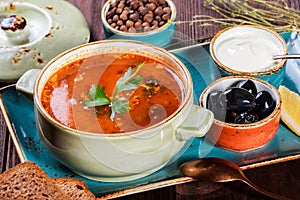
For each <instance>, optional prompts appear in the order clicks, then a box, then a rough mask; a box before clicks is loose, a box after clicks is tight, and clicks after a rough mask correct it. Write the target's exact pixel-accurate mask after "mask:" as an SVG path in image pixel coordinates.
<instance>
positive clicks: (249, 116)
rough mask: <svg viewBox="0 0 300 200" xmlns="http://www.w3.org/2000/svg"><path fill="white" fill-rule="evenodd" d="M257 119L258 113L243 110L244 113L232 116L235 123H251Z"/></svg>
mask: <svg viewBox="0 0 300 200" xmlns="http://www.w3.org/2000/svg"><path fill="white" fill-rule="evenodd" d="M258 120H259V119H258V115H257V114H256V113H253V112H249V113H248V112H245V113H240V114H238V115H237V116H236V117H235V118H234V121H233V123H235V124H251V123H254V122H257V121H258Z"/></svg>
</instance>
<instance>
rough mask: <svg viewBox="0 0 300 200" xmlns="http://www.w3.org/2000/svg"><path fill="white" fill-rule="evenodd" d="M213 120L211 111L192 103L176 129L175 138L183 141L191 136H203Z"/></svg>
mask: <svg viewBox="0 0 300 200" xmlns="http://www.w3.org/2000/svg"><path fill="white" fill-rule="evenodd" d="M213 120H214V115H213V113H212V112H211V111H210V110H208V109H205V108H203V107H201V106H198V105H192V109H191V111H190V113H189V115H188V117H187V118H186V119H185V120H184V121H183V122H182V124H181V125H180V126H179V127H178V128H177V129H176V137H177V139H179V140H181V141H183V140H188V139H190V138H192V137H203V136H204V135H205V134H206V133H207V132H208V130H209V129H210V127H211V125H212V123H213Z"/></svg>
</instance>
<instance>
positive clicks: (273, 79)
mask: <svg viewBox="0 0 300 200" xmlns="http://www.w3.org/2000/svg"><path fill="white" fill-rule="evenodd" d="M287 53H288V48H287V45H286V42H285V40H284V39H283V38H282V37H281V35H279V34H278V33H277V32H275V31H273V30H270V29H267V28H265V27H261V26H251V25H238V26H233V27H228V28H225V29H223V30H221V31H219V32H218V33H217V34H216V35H215V36H214V37H213V39H212V41H211V44H210V54H211V56H212V59H213V60H214V62H215V63H216V64H217V65H218V67H219V70H220V72H221V74H222V75H223V76H230V75H239V76H253V77H256V78H259V79H262V80H264V81H267V82H269V83H271V84H272V85H273V86H275V87H276V88H278V87H279V85H280V84H281V82H282V81H283V78H284V74H285V63H286V59H281V60H273V59H272V56H275V55H285V54H287Z"/></svg>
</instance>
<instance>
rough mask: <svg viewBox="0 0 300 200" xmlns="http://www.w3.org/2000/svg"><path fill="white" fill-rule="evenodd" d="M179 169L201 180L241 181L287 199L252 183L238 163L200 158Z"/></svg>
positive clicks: (264, 192)
mask: <svg viewBox="0 0 300 200" xmlns="http://www.w3.org/2000/svg"><path fill="white" fill-rule="evenodd" d="M180 171H181V172H182V173H183V174H184V175H186V176H189V177H192V178H195V179H199V180H202V181H211V182H216V183H218V182H230V181H242V182H244V183H246V184H247V185H249V186H250V187H251V188H253V189H254V190H256V191H257V192H259V193H261V194H264V195H266V196H268V197H271V198H273V199H278V200H279V199H280V200H288V199H289V198H287V197H283V196H280V195H278V194H274V193H271V192H269V191H266V190H264V189H262V188H260V187H258V186H256V185H254V184H253V183H252V182H251V181H250V180H249V179H248V178H247V177H246V176H245V175H244V173H243V172H242V170H241V169H240V168H239V166H238V165H236V164H235V163H232V162H230V161H228V160H224V159H221V158H201V159H198V160H193V161H189V162H187V163H184V164H183V165H181V167H180Z"/></svg>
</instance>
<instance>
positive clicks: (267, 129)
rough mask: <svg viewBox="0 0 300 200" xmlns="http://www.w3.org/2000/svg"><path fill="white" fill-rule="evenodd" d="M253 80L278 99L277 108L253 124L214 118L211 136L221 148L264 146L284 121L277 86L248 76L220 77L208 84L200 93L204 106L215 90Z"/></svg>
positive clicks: (258, 87) (214, 142) (248, 148)
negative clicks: (241, 81) (228, 121)
mask: <svg viewBox="0 0 300 200" xmlns="http://www.w3.org/2000/svg"><path fill="white" fill-rule="evenodd" d="M245 79H250V80H252V81H253V82H254V83H255V85H256V87H257V90H258V91H262V90H265V91H267V92H269V93H270V94H271V96H272V97H273V99H274V100H275V101H276V107H275V109H274V111H273V112H272V113H271V114H270V115H269V116H267V117H266V118H264V119H262V120H260V121H257V122H255V123H251V124H233V123H226V122H224V121H221V120H218V119H214V123H213V125H212V127H211V129H210V130H209V132H208V134H207V137H208V138H209V140H210V141H211V142H212V143H213V144H216V145H217V146H219V147H221V148H225V149H228V150H232V151H238V152H242V151H249V150H253V149H256V148H259V147H262V146H264V145H265V144H266V143H268V142H269V141H270V140H271V139H272V138H273V137H274V136H275V134H276V132H277V130H278V127H279V123H280V111H281V97H280V94H279V92H278V91H277V89H276V88H275V87H274V86H272V85H271V84H269V83H267V82H265V81H262V80H260V79H257V78H253V77H248V76H228V77H224V78H220V79H218V80H216V81H215V82H213V83H211V84H210V85H208V86H207V87H206V89H205V90H204V91H203V93H202V94H201V96H200V100H199V101H200V105H201V106H203V107H207V98H208V95H209V93H210V92H212V91H217V90H219V91H224V90H225V89H226V88H228V87H229V86H231V85H232V84H233V83H235V82H237V81H240V80H245Z"/></svg>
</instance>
